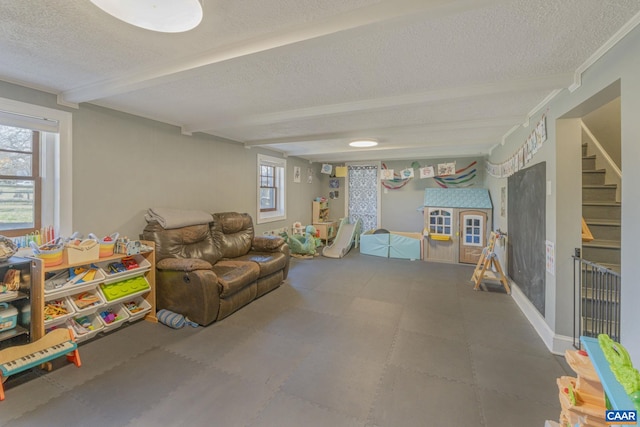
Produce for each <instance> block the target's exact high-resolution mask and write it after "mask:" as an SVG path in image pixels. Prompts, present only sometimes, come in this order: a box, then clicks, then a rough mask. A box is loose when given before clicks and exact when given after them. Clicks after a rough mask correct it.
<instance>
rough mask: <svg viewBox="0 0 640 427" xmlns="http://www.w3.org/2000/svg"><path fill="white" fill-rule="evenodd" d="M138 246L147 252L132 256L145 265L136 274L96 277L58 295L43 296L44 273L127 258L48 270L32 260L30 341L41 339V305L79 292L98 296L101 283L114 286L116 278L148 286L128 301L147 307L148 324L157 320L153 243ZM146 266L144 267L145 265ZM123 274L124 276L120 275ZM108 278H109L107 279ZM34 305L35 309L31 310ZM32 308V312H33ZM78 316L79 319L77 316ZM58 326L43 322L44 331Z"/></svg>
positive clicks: (112, 304)
mask: <svg viewBox="0 0 640 427" xmlns="http://www.w3.org/2000/svg"><path fill="white" fill-rule="evenodd" d="M141 243H142V244H144V245H146V246H148V247H150V248H151V250H150V251H146V252H141V253H140V254H137V255H133V256H134V257H140V259H141V260H144V261H145V266H146V267H145V268H140V269H139V270H137V273H136V271H132V272H131V273H120V274H114V275H106V276H100V277H101V278H100V279H99V280H93V281H90V282H88V283H87V284H81V285H73V287H71V288H65V287H63V289H61V290H60V291H57V290H55V291H50V292H49V291H47V292H45V279H46V274H47V273H56V272H62V271H64V270H67V269H69V268H73V267H79V266H85V265H89V264H96V265H99V266H100V265H106V264H108V263H110V262H117V261H120V260H122V259H123V258H125V257H127V256H129V255H126V254H117V253H114V254H113V255H110V256H107V257H104V258H100V259H98V260H94V261H91V262H86V261H85V262H79V263H66V262H64V263H62V264H59V265H56V266H51V267H44V266H43V265H42V261H40V260H38V259H35V260H34V261H36V262H37V264H38V265H39V268H36V269H35V271H34V272H33V273H32V276H33V277H32V281H33V286H34V288H36V289H37V290H38V292H37V294H38V299H37V304H35V301H34V298H33V297H32V312H31V328H32V335H33V337H32V340H36V339H38V338H41V337H43V336H44V335H45V329H46V328H45V318H44V305H45V301H51V300H52V299H56V298H66V297H68V296H70V295H71V294H73V293H77V292H82V291H95V292H98V290H99V289H100V285H101V284H104V283H110V282H114V281H116V280H118V277H121V278H123V279H124V278H128V277H131V276H133V277H135V276H142V277H144V278H145V280H146V281H147V282H148V283H149V289H148V290H147V291H145V292H144V293H142V294H141V295H139V294H136V295H132V296H131V299H135V297H139V296H141V297H142V298H143V299H144V300H145V301H146V304H145V307H146V308H147V309H148V308H149V306H150V310H149V312H148V313H147V314H146V316H145V319H146V320H148V321H151V322H157V318H156V277H155V275H156V273H155V270H156V263H155V245H154V243H153V242H148V241H142V242H141ZM147 264H148V265H147ZM123 274H124V275H123ZM109 276H111V277H109ZM120 302H121V301H120V300H115V301H107V302H106V303H104V304H103V305H101V307H104V308H109V307H113V308H115V307H116V306H118V305H119V303H120ZM34 305H37V307H34ZM34 308H35V309H34ZM78 314H79V315H81V313H78ZM58 323H62V321H61V322H57V321H54V322H51V321H47V325H46V327H50V326H51V325H56V324H58ZM107 330H109V329H108V328H107V329H105V331H107Z"/></svg>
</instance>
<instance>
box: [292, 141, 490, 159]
mask: <svg viewBox="0 0 640 427" xmlns="http://www.w3.org/2000/svg"><path fill="white" fill-rule="evenodd" d="M492 144H493V142H490V143H485V144H481V145H478V144H472V145H456V147H455V154H452V150H451V146H450V145H443V146H436V147H433V146H432V147H421V148H414V149H401V150H371V151H367V152H364V153H363V152H362V151H351V152H344V151H343V152H335V153H314V154H301V155H297V157H300V158H303V159H305V160H310V161H314V162H331V163H344V162H348V161H357V160H385V161H390V160H407V159H411V160H421V159H429V160H433V159H437V158H448V159H449V158H456V157H470V156H484V155H486V154H487V153H488V151H489V149H490V148H491V145H492ZM290 155H291V154H290Z"/></svg>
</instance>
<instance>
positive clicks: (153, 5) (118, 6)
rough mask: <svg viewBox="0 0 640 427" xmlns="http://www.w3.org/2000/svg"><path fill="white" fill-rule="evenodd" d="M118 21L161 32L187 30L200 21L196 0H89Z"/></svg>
mask: <svg viewBox="0 0 640 427" xmlns="http://www.w3.org/2000/svg"><path fill="white" fill-rule="evenodd" d="M91 3H93V4H95V5H96V6H98V7H99V8H100V9H102V10H103V11H105V12H107V13H108V14H109V15H112V16H114V17H116V18H118V19H120V20H121V21H124V22H126V23H128V24H131V25H135V26H136V27H140V28H144V29H146V30H151V31H160V32H162V33H181V32H183V31H189V30H191V29H193V28H195V27H197V26H198V24H200V21H202V5H201V4H200V1H198V0H91Z"/></svg>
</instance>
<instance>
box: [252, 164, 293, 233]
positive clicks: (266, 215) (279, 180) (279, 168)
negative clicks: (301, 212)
mask: <svg viewBox="0 0 640 427" xmlns="http://www.w3.org/2000/svg"><path fill="white" fill-rule="evenodd" d="M286 170H287V161H286V160H285V159H279V158H277V157H271V156H265V155H262V154H258V203H257V205H258V209H257V211H258V212H257V221H256V222H257V223H258V224H261V223H265V222H272V221H280V220H283V219H286V218H287V216H286V211H285V207H286V200H285V195H286V191H285V182H286Z"/></svg>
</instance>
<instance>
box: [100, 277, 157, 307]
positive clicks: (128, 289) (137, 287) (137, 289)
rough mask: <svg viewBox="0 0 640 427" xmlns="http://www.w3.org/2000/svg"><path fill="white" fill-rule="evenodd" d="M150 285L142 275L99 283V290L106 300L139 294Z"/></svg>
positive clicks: (145, 290)
mask: <svg viewBox="0 0 640 427" xmlns="http://www.w3.org/2000/svg"><path fill="white" fill-rule="evenodd" d="M149 289H151V287H150V286H149V282H147V279H145V278H144V276H137V277H132V278H129V279H124V280H121V281H118V282H115V283H100V290H101V291H102V295H104V299H105V300H106V301H107V302H111V301H115V300H117V299H120V298H124V297H126V296H131V297H132V298H133V297H134V296H137V295H140V294H142V293H144V292H147V291H148V290H149Z"/></svg>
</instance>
